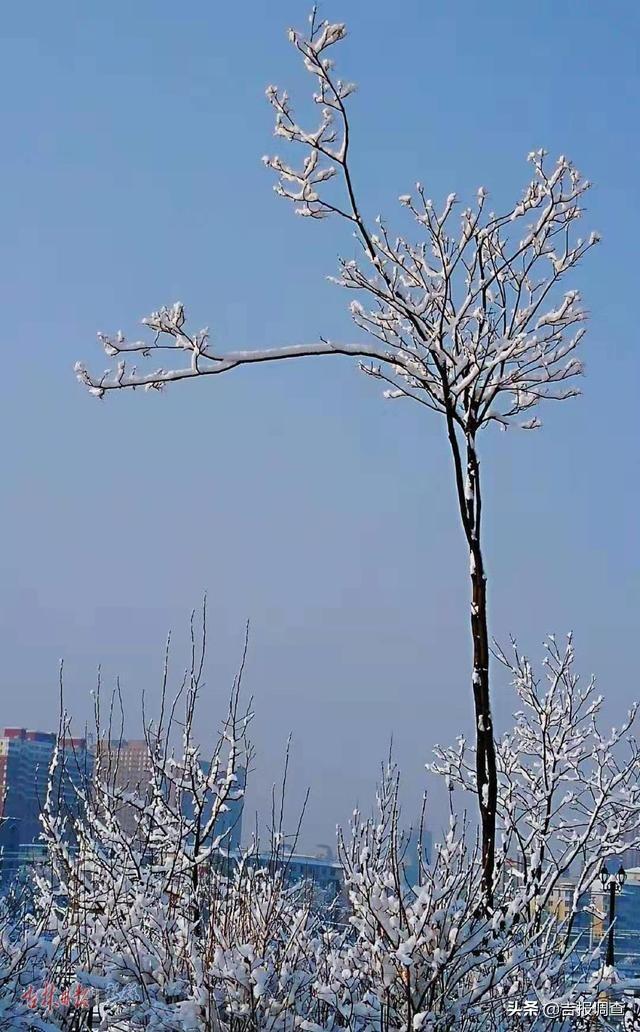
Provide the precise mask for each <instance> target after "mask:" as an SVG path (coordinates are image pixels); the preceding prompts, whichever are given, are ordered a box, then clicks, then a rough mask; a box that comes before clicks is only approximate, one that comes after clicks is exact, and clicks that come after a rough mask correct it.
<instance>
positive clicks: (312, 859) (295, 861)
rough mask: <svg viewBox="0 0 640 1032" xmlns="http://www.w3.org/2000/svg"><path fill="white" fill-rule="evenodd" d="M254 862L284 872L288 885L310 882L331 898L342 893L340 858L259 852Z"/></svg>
mask: <svg viewBox="0 0 640 1032" xmlns="http://www.w3.org/2000/svg"><path fill="white" fill-rule="evenodd" d="M250 862H252V863H257V864H261V863H262V864H264V866H265V867H273V868H275V869H276V870H282V871H283V872H284V880H285V884H287V885H296V884H297V883H299V882H310V883H311V884H312V885H313V886H314V888H316V889H319V890H320V891H321V892H323V893H326V894H327V895H328V896H329V897H330V898H331V899H333V898H337V897H338V896H340V895H341V893H342V889H343V871H342V867H341V865H340V863H339V861H338V860H334V859H332V858H331V857H327V856H322V857H319V856H307V855H306V854H305V853H293V852H292V853H285V854H284V855H283V856H279V857H277V858H276V859H275V861H274V859H273V857H272V856H271V855H270V854H268V853H264V854H259V855H258V856H257V857H256V858H255V859H254V860H253V861H251V860H250Z"/></svg>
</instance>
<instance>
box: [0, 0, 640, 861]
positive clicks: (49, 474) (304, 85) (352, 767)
mask: <svg viewBox="0 0 640 1032" xmlns="http://www.w3.org/2000/svg"><path fill="white" fill-rule="evenodd" d="M324 10H325V13H326V15H327V16H328V17H331V18H335V19H344V20H346V21H347V22H348V24H349V27H350V30H351V36H350V39H349V41H348V43H347V44H346V45H344V46H343V48H342V51H343V52H342V61H343V64H342V68H343V70H344V73H345V77H347V78H350V79H355V80H356V81H357V82H358V83H359V87H360V88H359V93H358V94H357V96H356V97H355V98H354V101H353V105H352V109H353V122H354V127H355V139H354V148H355V155H356V157H355V170H356V175H357V181H358V183H359V185H360V189H361V194H362V198H363V206H364V208H365V209H366V211H367V212H368V213H369V214H376V213H377V212H378V211H385V212H386V213H388V214H389V215H393V214H394V212H395V210H396V203H397V202H396V199H397V196H398V194H400V193H403V192H404V191H405V190H406V189H407V188H409V189H410V188H411V186H412V184H413V183H414V182H415V180H416V179H417V178H419V179H421V180H422V181H423V182H424V183H425V184H428V187H429V192H430V195H431V196H433V197H438V196H442V195H446V194H448V193H449V192H450V191H451V190H456V191H457V192H458V193H459V194H460V195H461V196H463V195H464V194H465V193H468V194H469V195H470V196H473V194H474V193H475V189H476V187H477V186H478V185H480V184H482V185H485V186H487V187H488V188H489V190H490V191H491V193H492V195H493V198H494V199H495V206H496V207H497V208H498V207H500V206H501V205H502V204H504V203H508V202H509V201H510V200H511V199H512V198H513V197H514V196H515V194H516V193H517V192H518V191H519V190H520V188H521V186H522V185H523V184H524V182H525V180H526V178H527V176H528V167H527V166H526V164H525V161H524V159H525V156H526V154H527V152H528V151H529V150H531V149H532V148H535V147H539V146H545V147H546V148H548V149H549V151H550V152H551V153H552V154H557V153H564V154H568V155H569V156H571V157H572V158H573V159H574V160H575V161H576V162H577V163H578V165H579V167H580V168H581V169H582V170H583V171H584V172H585V174H587V175H588V176H589V178H591V179H592V180H593V181H594V184H595V187H594V190H593V192H592V194H591V195H590V196H589V208H590V210H589V213H588V225H589V227H590V228H597V229H599V230H600V231H601V232H602V235H603V243H602V245H601V247H600V249H598V250H597V252H595V253H593V254H592V255H591V257H590V259H589V261H588V264H586V265H585V266H584V268H583V269H582V270H580V272H579V274H578V283H579V285H580V287H581V288H582V289H583V292H584V294H585V296H586V299H587V303H588V306H589V308H590V310H591V312H592V321H591V327H590V332H589V335H588V338H587V343H586V344H585V347H584V352H583V357H584V358H585V359H586V364H587V371H588V376H587V378H586V379H585V380H584V382H583V389H584V391H585V394H584V397H583V398H581V399H579V400H578V401H574V402H570V403H567V404H566V405H563V406H561V407H558V408H556V409H552V408H548V409H547V410H546V411H544V412H542V413H541V415H542V417H543V421H544V424H545V425H544V429H543V430H542V431H541V432H539V433H538V434H533V435H528V436H527V435H524V434H523V435H518V434H517V433H515V432H514V433H513V434H511V433H508V434H498V433H496V434H495V435H493V436H489V437H488V438H487V439H486V441H485V446H484V453H483V457H484V467H485V477H486V480H487V489H486V493H487V500H486V519H487V531H488V534H487V547H488V553H489V567H490V572H491V578H492V579H491V610H492V621H493V629H494V632H495V633H496V634H497V635H498V636H499V637H501V638H503V639H504V638H506V636H507V635H508V634H510V633H514V634H517V635H518V637H519V638H520V639H521V641H522V643H523V645H524V646H526V647H527V648H528V649H530V650H531V651H534V652H535V651H536V650H537V649H538V646H539V644H540V642H541V640H542V638H543V636H544V634H545V633H546V632H548V631H555V632H557V633H558V634H561V633H563V632H564V631H566V630H568V629H570V628H573V629H574V631H575V633H576V638H577V645H578V650H579V654H580V657H581V666H582V669H583V670H585V672H590V671H594V672H596V673H597V674H598V676H599V678H600V683H601V687H602V690H603V691H605V692H606V693H607V694H609V695H610V696H611V698H612V700H613V701H614V703H615V706H613V707H612V715H613V712H614V711H615V709H617V708H618V707H621V706H622V705H624V704H626V703H628V702H629V701H630V700H631V698H632V697H634V696H635V695H637V694H638V684H637V661H636V656H637V637H638V631H639V630H640V628H639V622H638V590H637V589H638V547H637V535H638V529H637V512H638V505H639V502H640V498H639V493H638V433H637V419H638V417H637V415H636V416H634V415H633V413H634V411H636V412H637V409H638V405H637V393H638V381H639V372H640V370H639V366H638V357H637V356H638V352H637V340H636V338H637V319H636V312H635V305H636V303H637V302H636V298H637V293H638V289H639V285H638V260H637V245H638V240H639V239H640V213H639V205H638V183H639V181H640V168H639V164H640V162H639V158H640V149H639V145H638V136H637V112H638V102H639V100H640V97H639V89H638V40H639V39H640V17H639V13H638V8H637V5H636V4H633V3H631V2H630V0H629V2H617V3H616V2H614V3H610V4H590V5H585V4H582V3H579V2H578V0H572V2H569V3H564V4H560V5H559V4H556V3H554V2H552V0H544V2H542V3H539V4H536V5H535V6H534V7H532V6H531V5H526V4H515V5H514V4H511V3H507V2H506V0H501V2H493V3H488V4H487V3H485V4H481V3H473V2H471V0H461V2H459V3H457V4H449V3H445V2H444V0H440V2H439V3H424V2H418V0H397V2H395V3H393V4H386V3H385V4H383V3H379V2H374V3H371V2H367V3H364V2H360V0H358V2H353V0H342V3H338V2H337V0H336V2H335V3H327V4H326V6H325V9H324ZM306 14H307V8H306V5H305V4H302V3H297V2H289V0H287V2H281V3H278V4H274V3H266V2H263V3H258V2H255V0H249V2H247V3H245V4H243V5H242V6H240V5H232V4H213V3H211V2H206V3H205V2H204V0H192V2H190V3H182V4H178V3H175V2H173V3H172V2H168V0H136V3H135V4H132V3H129V2H124V0H116V2H112V3H110V4H86V3H80V2H79V0H75V2H71V0H69V2H66V3H61V4H51V3H45V2H44V0H35V2H34V3H30V4H26V5H25V4H9V5H7V6H6V9H5V10H4V11H3V32H2V42H1V44H0V45H1V60H0V75H1V76H2V88H1V90H0V113H1V121H2V134H3V148H2V152H3V153H2V160H1V162H0V185H1V197H2V233H1V234H0V265H1V276H0V290H1V291H2V320H1V323H0V326H1V330H0V332H1V334H2V377H0V392H1V397H0V412H1V419H2V431H3V432H2V440H3V448H2V453H1V456H2V457H1V464H2V465H1V474H0V475H1V480H2V499H3V500H2V506H1V508H0V531H1V539H0V540H1V547H0V657H1V666H0V684H1V686H2V697H3V701H2V709H1V713H0V723H9V724H10V723H17V724H27V725H31V726H37V727H41V728H45V729H46V728H49V727H51V726H52V725H53V723H54V721H55V716H56V679H57V661H58V657H59V656H65V658H66V663H67V698H68V702H69V704H70V706H71V707H72V709H73V710H74V712H75V713H76V714H77V716H78V718H79V719H80V720H81V719H83V718H84V716H85V715H86V714H87V712H88V691H89V688H90V687H91V686H92V683H93V672H94V670H95V666H96V664H97V662H98V661H100V660H101V661H102V662H103V664H104V669H105V673H106V675H107V676H108V677H111V676H112V675H114V674H115V673H116V672H120V673H121V675H122V677H123V682H124V685H125V691H126V693H127V697H128V699H130V700H131V704H132V707H134V705H135V704H134V700H135V699H136V698H137V697H138V693H139V690H140V688H142V687H143V686H144V687H146V688H147V689H148V690H149V691H151V690H152V688H153V686H154V685H155V684H156V683H157V678H158V673H159V669H160V659H161V648H162V643H163V638H164V635H165V632H166V631H167V629H168V628H169V627H170V626H173V627H174V628H175V629H176V632H179V633H178V634H177V638H178V646H177V649H176V652H177V655H176V661H177V663H178V665H180V663H181V662H182V659H183V656H182V655H181V653H180V642H181V641H183V639H184V635H183V634H182V631H183V629H184V626H185V624H186V619H187V615H188V612H189V610H190V608H191V607H192V606H193V605H194V604H196V603H197V601H198V599H199V597H200V595H201V593H202V591H203V590H204V589H205V588H206V589H208V591H209V598H210V611H211V630H212V633H211V644H212V656H211V676H210V679H209V684H210V695H209V696H208V697H207V700H206V703H205V706H204V709H203V719H202V729H203V734H205V735H206V734H207V733H209V732H210V731H211V728H212V727H213V725H214V723H215V717H216V713H217V712H218V704H217V703H216V701H215V700H216V699H218V700H220V699H223V698H224V694H225V692H226V686H227V683H228V681H229V679H230V676H231V673H232V671H233V669H234V666H235V663H236V661H237V659H238V656H239V652H240V647H241V639H242V633H243V624H244V621H245V619H246V618H247V617H250V618H251V620H252V623H253V632H252V643H251V657H250V663H249V670H248V677H247V687H248V689H249V690H251V691H252V692H253V693H254V695H255V708H256V724H255V729H254V730H255V738H256V743H257V747H258V772H257V779H256V781H255V783H254V789H253V795H252V800H253V802H254V803H255V804H256V805H259V806H261V807H264V806H265V804H266V800H267V796H268V791H267V788H268V785H269V784H270V783H271V781H272V779H273V778H274V777H275V776H276V773H277V770H278V767H279V764H280V760H281V757H282V751H283V746H284V741H285V738H286V735H287V733H288V731H289V730H290V731H292V732H293V735H294V759H293V774H294V777H293V785H292V792H291V802H292V805H294V804H296V803H297V802H298V801H299V800H300V798H301V796H302V792H303V789H304V788H305V787H306V785H307V784H310V785H311V786H312V789H313V794H312V802H311V807H310V811H309V817H308V822H307V831H306V834H305V840H306V842H307V843H309V844H312V843H313V842H316V841H327V840H330V839H331V836H332V832H333V827H334V825H335V823H336V821H337V820H344V819H345V817H346V816H347V815H348V813H349V812H350V810H351V807H352V805H353V803H354V802H355V801H356V800H360V801H368V800H369V799H370V797H371V785H372V781H373V779H374V777H375V774H376V769H377V763H378V760H379V759H380V758H381V757H382V756H383V755H384V753H385V751H386V747H387V743H388V739H389V736H390V734H391V733H392V732H393V735H394V739H395V745H396V753H397V755H398V758H399V759H400V761H401V764H402V766H403V768H404V769H405V773H406V779H407V784H408V794H409V798H410V799H413V798H417V796H418V793H419V790H420V786H421V785H422V784H423V780H424V779H423V776H422V767H423V764H424V762H425V761H426V760H427V759H428V754H429V749H430V747H431V745H432V744H433V743H434V741H436V740H441V741H444V740H449V739H450V738H451V737H452V736H453V735H454V734H455V733H457V732H458V730H459V729H460V728H463V727H468V725H469V719H468V718H469V710H470V705H469V690H468V683H467V679H466V676H465V675H466V669H467V657H468V645H467V629H466V599H467V585H466V568H467V562H466V559H465V557H464V554H463V551H462V542H461V535H460V532H459V529H458V525H457V517H456V513H455V509H454V501H453V494H452V485H451V478H450V471H449V467H448V457H447V454H446V450H445V444H444V440H443V434H442V426H441V425H440V423H439V421H438V419H437V418H436V417H432V416H431V415H430V414H429V413H423V412H422V411H414V410H412V409H411V408H410V407H407V406H403V405H398V404H396V405H393V404H391V403H385V402H383V401H382V400H381V399H380V398H379V396H378V395H379V392H378V390H377V388H376V385H375V383H372V382H371V381H369V380H367V379H366V378H364V377H362V376H360V375H359V374H358V373H357V372H356V371H355V370H354V369H353V368H352V366H351V365H350V364H349V362H348V361H346V360H345V361H341V360H338V361H336V362H331V361H326V360H320V361H319V362H316V363H315V364H313V363H308V364H297V365H296V364H293V365H288V366H287V367H286V368H285V367H283V366H279V367H277V368H272V369H268V368H261V369H258V370H250V371H244V372H241V373H239V374H238V375H232V376H230V377H225V378H221V379H220V380H217V381H216V382H213V381H211V382H207V381H204V382H202V383H199V384H191V385H187V386H186V387H185V386H180V385H179V386H177V387H176V388H174V389H173V390H172V391H171V392H170V393H169V394H167V395H165V396H155V395H154V396H149V395H133V394H123V395H121V396H118V397H111V398H110V399H108V401H107V402H105V403H98V402H96V401H95V400H93V399H91V398H89V397H88V396H87V395H86V394H85V393H83V391H82V390H81V389H80V387H79V386H78V385H77V384H76V382H75V379H74V377H73V374H72V365H73V362H74V361H75V360H76V359H82V360H84V361H86V362H88V363H92V364H93V365H94V367H95V365H97V366H98V368H102V364H103V363H104V356H103V355H102V354H101V353H100V352H99V350H98V349H97V346H96V345H95V333H96V331H97V330H116V329H118V328H122V329H124V330H127V331H128V330H131V331H135V328H136V322H137V320H139V319H140V318H141V317H142V316H143V315H145V314H146V313H147V312H148V311H150V310H152V309H154V308H156V307H158V306H159V305H161V304H163V303H170V302H172V301H174V300H176V299H180V300H182V301H183V302H185V304H187V306H188V308H189V311H190V312H191V314H192V316H193V320H194V322H195V323H196V324H198V325H202V324H208V325H209V326H210V327H211V329H212V331H213V333H214V334H215V336H216V338H217V340H218V341H219V342H220V344H221V346H229V347H233V348H241V347H244V346H256V345H261V344H264V345H266V344H276V343H281V342H282V343H294V342H298V341H302V340H306V339H310V338H314V337H315V336H316V335H317V334H318V333H323V334H325V335H327V336H329V337H331V338H332V339H335V338H337V337H338V336H339V335H340V334H341V333H342V332H348V320H347V316H346V314H345V303H346V298H345V297H344V296H343V295H342V294H341V293H340V292H339V291H337V290H336V288H334V287H331V286H330V285H329V284H328V283H327V282H326V280H325V277H326V275H327V274H330V273H332V272H333V271H334V269H335V258H336V255H337V254H338V253H340V252H344V251H348V249H349V247H350V241H349V239H348V238H347V236H346V235H345V233H344V230H342V229H341V228H340V227H339V226H338V225H336V224H331V223H326V224H322V225H312V224H309V223H308V222H303V221H302V220H296V219H295V218H294V217H293V215H292V213H291V212H290V210H289V209H288V207H287V206H286V205H285V204H284V203H283V202H281V201H279V200H278V199H277V198H276V197H275V196H274V195H273V193H272V181H271V178H270V175H269V174H268V173H267V172H266V171H265V170H264V169H263V167H262V165H261V163H260V157H261V155H262V154H263V153H265V152H269V151H273V148H274V144H273V141H272V138H271V130H272V118H271V113H270V110H269V108H268V105H267V103H266V101H265V99H264V87H265V85H266V84H267V83H269V82H276V83H278V84H280V85H283V84H287V85H290V86H291V87H292V88H295V89H296V90H307V89H308V88H309V84H308V82H307V77H306V76H304V75H303V74H302V73H301V72H300V70H299V68H298V65H297V63H296V60H295V55H294V53H293V51H292V50H291V48H290V47H289V46H288V44H287V42H286V35H285V30H286V28H287V26H288V25H289V24H291V23H294V24H298V25H302V24H304V20H305V18H306ZM497 708H498V711H499V713H501V714H503V715H504V714H505V713H506V712H507V711H508V708H509V699H508V695H507V694H506V692H504V691H503V690H502V689H500V690H498V697H497ZM134 725H135V720H132V730H134V729H136V728H135V726H134ZM252 805H253V804H252Z"/></svg>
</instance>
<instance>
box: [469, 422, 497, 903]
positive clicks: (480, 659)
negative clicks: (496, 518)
mask: <svg viewBox="0 0 640 1032" xmlns="http://www.w3.org/2000/svg"><path fill="white" fill-rule="evenodd" d="M465 503H466V508H467V516H468V520H467V528H468V534H467V543H468V546H469V573H470V577H471V639H472V643H473V674H472V686H473V701H474V707H475V718H476V775H477V786H478V804H479V808H480V824H481V833H482V869H483V883H484V891H485V896H486V901H487V904H488V905H489V906H491V904H492V902H493V875H494V867H495V843H496V799H497V774H496V753H495V742H494V737H493V721H492V719H491V697H490V692H489V655H490V654H489V629H488V613H487V578H486V573H485V568H484V558H483V555H482V542H481V537H480V526H481V510H482V500H481V494H480V464H479V462H478V455H477V452H476V444H475V439H474V438H473V437H467V476H466V484H465Z"/></svg>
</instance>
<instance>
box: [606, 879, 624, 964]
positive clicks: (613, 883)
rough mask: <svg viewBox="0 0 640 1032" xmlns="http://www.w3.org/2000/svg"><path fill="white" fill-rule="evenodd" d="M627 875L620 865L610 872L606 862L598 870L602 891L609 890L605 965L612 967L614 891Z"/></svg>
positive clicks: (614, 911) (617, 889) (613, 959)
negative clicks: (612, 872) (614, 871)
mask: <svg viewBox="0 0 640 1032" xmlns="http://www.w3.org/2000/svg"><path fill="white" fill-rule="evenodd" d="M626 878H627V875H626V873H625V870H624V868H623V867H622V865H620V870H619V871H617V872H616V873H615V874H610V873H609V870H608V868H607V865H606V864H603V865H602V870H601V871H600V882H601V884H602V891H603V892H606V891H607V889H608V890H609V934H608V937H607V959H606V962H605V963H606V966H607V967H610V968H612V967H613V966H614V963H615V955H614V950H613V922H614V920H615V916H616V892H617V891H619V890H620V889H621V888H622V886H623V885H624V883H625V881H626Z"/></svg>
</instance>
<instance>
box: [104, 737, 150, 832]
mask: <svg viewBox="0 0 640 1032" xmlns="http://www.w3.org/2000/svg"><path fill="white" fill-rule="evenodd" d="M150 770H151V767H150V762H149V746H148V744H147V741H146V739H144V738H134V739H128V740H127V739H122V740H119V741H114V742H109V741H105V740H100V741H98V743H97V745H96V766H95V772H96V775H98V774H99V775H100V777H101V778H103V779H104V780H105V781H107V782H108V783H109V784H111V785H113V786H114V787H115V788H119V789H123V790H124V791H127V792H131V793H135V794H140V795H142V796H144V795H145V794H146V791H147V789H148V787H149V774H150ZM118 820H119V822H120V826H121V827H122V828H123V830H124V831H125V832H126V834H127V835H133V834H134V833H135V831H136V828H137V825H138V814H137V811H136V809H135V808H134V807H133V806H131V805H129V804H127V803H123V804H122V808H121V810H120V812H119V813H118Z"/></svg>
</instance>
